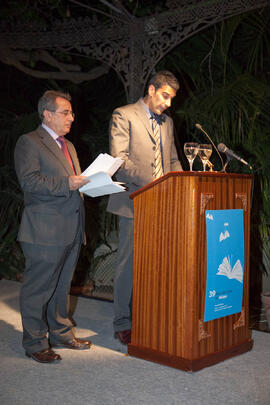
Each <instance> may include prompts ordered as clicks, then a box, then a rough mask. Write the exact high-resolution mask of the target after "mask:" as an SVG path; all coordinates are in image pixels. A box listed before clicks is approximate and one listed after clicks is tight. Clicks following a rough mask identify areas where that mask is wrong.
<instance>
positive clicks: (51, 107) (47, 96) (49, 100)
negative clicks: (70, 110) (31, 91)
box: [38, 90, 71, 121]
mask: <svg viewBox="0 0 270 405" xmlns="http://www.w3.org/2000/svg"><path fill="white" fill-rule="evenodd" d="M57 97H61V98H64V99H66V100H67V101H71V96H70V94H68V93H62V92H61V91H55V90H47V91H45V93H44V94H43V95H42V96H41V97H40V99H39V100H38V114H39V117H40V119H41V121H43V119H44V116H43V113H44V111H45V110H48V111H55V109H56V108H57V106H56V99H57Z"/></svg>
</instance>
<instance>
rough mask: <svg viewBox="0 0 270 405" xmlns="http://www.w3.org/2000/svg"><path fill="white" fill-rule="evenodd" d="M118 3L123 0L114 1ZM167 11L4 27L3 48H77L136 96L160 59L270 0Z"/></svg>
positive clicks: (207, 1) (206, 0)
mask: <svg viewBox="0 0 270 405" xmlns="http://www.w3.org/2000/svg"><path fill="white" fill-rule="evenodd" d="M114 3H115V4H119V1H114ZM166 5H167V7H168V10H167V11H166V12H163V13H160V14H155V15H153V16H151V17H143V18H137V17H134V16H132V15H130V14H128V13H123V15H122V17H121V23H120V22H119V18H118V17H117V15H112V19H111V20H110V22H106V23H102V22H100V21H98V20H97V18H96V17H93V18H89V17H85V18H81V19H77V20H75V19H67V20H65V21H61V22H59V21H55V22H54V23H53V24H52V27H51V29H50V30H49V29H48V28H46V29H44V30H42V29H41V28H40V26H38V25H34V24H33V25H27V26H25V25H23V24H22V25H20V26H18V25H17V26H15V27H12V28H10V27H4V26H1V27H0V49H1V48H2V49H3V48H6V49H29V50H34V49H55V48H62V49H65V48H69V49H70V48H73V49H76V50H77V51H79V52H81V53H82V54H85V55H87V56H89V57H91V58H94V59H96V60H99V61H101V62H103V63H105V64H106V65H108V66H110V67H111V68H113V69H114V70H115V71H116V72H117V74H118V75H119V77H120V79H121V81H122V83H123V85H124V88H125V92H126V96H127V100H128V102H133V101H135V100H136V99H138V98H139V97H140V96H141V95H142V93H143V91H144V88H145V85H146V82H147V80H148V78H149V75H150V74H151V72H152V71H153V69H154V67H155V66H156V64H157V63H158V62H159V61H160V60H161V59H162V58H163V57H164V56H165V55H166V54H167V53H168V52H170V51H171V50H172V49H173V48H174V47H175V46H177V45H179V44H180V43H181V42H183V41H184V40H185V39H187V38H189V37H191V36H192V35H195V34H196V33H198V32H199V31H201V30H203V29H205V28H207V27H209V26H211V25H214V24H216V23H218V22H220V21H222V20H224V19H227V18H229V17H232V16H235V15H239V14H243V13H246V12H248V11H251V10H255V9H259V8H260V9H262V8H264V7H267V6H270V0H198V1H197V0H168V1H167V3H166Z"/></svg>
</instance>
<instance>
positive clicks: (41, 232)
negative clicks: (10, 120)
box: [14, 126, 84, 246]
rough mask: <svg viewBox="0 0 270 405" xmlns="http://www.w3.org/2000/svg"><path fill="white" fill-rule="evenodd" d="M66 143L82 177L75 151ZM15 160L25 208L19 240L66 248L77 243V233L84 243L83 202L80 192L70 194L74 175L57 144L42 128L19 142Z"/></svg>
mask: <svg viewBox="0 0 270 405" xmlns="http://www.w3.org/2000/svg"><path fill="white" fill-rule="evenodd" d="M66 143H67V147H68V150H69V153H70V156H71V159H72V161H73V164H74V168H75V172H76V174H78V175H79V174H80V173H81V169H80V164H79V161H78V158H77V154H76V151H75V148H74V146H73V144H72V143H71V142H69V141H68V140H66ZM14 157H15V170H16V173H17V176H18V179H19V183H20V185H21V187H22V189H23V192H24V204H25V207H24V210H23V215H22V220H21V224H20V229H19V234H18V240H19V241H22V242H28V243H35V244H39V245H51V246H65V245H68V244H70V243H72V242H73V240H74V238H75V237H76V235H77V231H79V232H80V233H81V235H82V240H83V235H84V206H83V199H82V197H81V195H80V193H79V191H71V190H69V183H68V177H69V176H72V175H74V173H73V171H72V169H71V167H70V165H69V163H68V162H67V160H66V158H65V156H64V154H63V152H62V151H61V149H60V148H59V147H58V145H57V143H56V142H55V140H54V139H53V138H52V137H51V136H50V135H49V134H48V132H47V131H46V130H45V129H44V128H43V127H42V126H40V127H38V128H37V129H36V130H35V131H33V132H30V133H28V134H25V135H22V136H21V137H20V138H19V140H18V142H17V144H16V147H15V154H14Z"/></svg>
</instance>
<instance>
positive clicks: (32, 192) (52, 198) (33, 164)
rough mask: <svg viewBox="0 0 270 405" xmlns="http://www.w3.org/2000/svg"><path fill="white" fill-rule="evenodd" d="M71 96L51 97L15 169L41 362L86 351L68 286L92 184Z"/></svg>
mask: <svg viewBox="0 0 270 405" xmlns="http://www.w3.org/2000/svg"><path fill="white" fill-rule="evenodd" d="M70 100H71V98H70V96H69V95H68V94H65V93H61V92H56V91H52V90H49V91H46V92H45V93H44V94H43V96H42V97H41V98H40V100H39V102H38V112H39V115H40V118H41V120H42V124H41V125H40V126H39V127H38V128H37V129H36V130H35V131H33V132H30V133H28V134H25V135H22V136H21V137H20V138H19V140H18V142H17V144H16V147H15V155H14V157H15V169H16V173H17V176H18V179H19V183H20V185H21V187H22V190H23V192H24V210H23V215H22V220H21V224H20V229H19V234H18V240H19V241H20V244H21V247H22V250H23V253H24V256H25V266H26V268H25V273H24V281H23V284H22V288H21V293H20V308H21V316H22V324H23V347H24V349H25V354H26V355H27V356H28V357H32V358H33V359H34V360H36V361H38V362H41V363H52V362H57V361H59V360H61V357H60V355H59V354H57V353H55V351H54V350H53V349H52V347H55V346H60V347H66V348H71V349H88V348H90V345H91V342H90V341H87V340H82V339H79V338H76V337H75V336H74V333H73V329H72V327H73V325H72V322H71V321H70V320H69V318H68V312H69V308H68V304H69V302H68V297H69V295H68V294H69V289H70V283H71V280H72V276H73V272H74V269H75V266H76V263H77V260H78V256H79V252H80V248H81V244H82V242H83V241H84V206H83V200H82V197H81V195H80V193H79V191H78V189H79V188H80V187H81V186H82V185H84V184H86V183H87V179H85V178H84V177H83V176H80V174H81V169H80V165H79V161H78V158H77V154H76V151H75V148H74V146H73V144H72V143H71V142H69V141H68V140H65V138H64V137H65V135H66V134H67V133H68V132H69V131H70V128H71V125H72V122H73V121H74V114H73V111H72V107H71V103H70Z"/></svg>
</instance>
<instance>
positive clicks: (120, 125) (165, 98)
mask: <svg viewBox="0 0 270 405" xmlns="http://www.w3.org/2000/svg"><path fill="white" fill-rule="evenodd" d="M178 88H179V83H178V81H177V79H176V78H175V77H174V75H173V74H172V73H171V72H168V71H161V72H158V73H156V74H155V75H154V76H153V77H152V78H151V79H150V81H149V84H148V89H147V94H146V96H145V97H144V98H141V99H139V100H138V101H137V102H136V103H135V104H130V105H126V106H124V107H121V108H118V109H116V110H115V111H114V112H113V114H112V119H111V123H110V153H111V155H112V156H114V157H116V156H119V157H121V158H122V159H123V160H124V163H123V165H122V166H121V167H120V169H119V171H118V172H117V175H116V177H117V180H118V181H121V182H124V183H126V186H127V189H128V191H127V192H124V193H119V194H112V195H111V196H110V199H109V203H108V207H107V210H108V211H109V212H112V213H114V214H116V215H119V245H118V258H117V267H116V271H115V277H114V322H113V325H114V331H115V337H116V338H118V339H119V340H120V341H121V342H122V343H123V344H128V343H130V341H131V298H132V267H133V255H132V249H133V204H132V201H131V200H130V199H129V195H130V194H131V193H133V192H134V191H136V190H137V189H139V188H140V187H143V186H145V185H146V184H147V183H150V182H152V181H153V180H154V179H155V178H157V177H159V176H161V175H163V174H166V173H168V172H170V171H179V170H182V167H181V164H180V162H179V160H178V157H177V152H176V148H175V144H174V136H173V122H172V119H171V118H170V117H168V116H167V115H166V114H163V112H164V111H165V110H166V109H167V108H168V107H170V105H171V101H172V99H173V98H174V97H175V95H176V92H177V90H178ZM154 122H155V123H156V125H154V124H153V123H154ZM155 128H156V129H155ZM155 131H156V132H157V133H158V138H156V136H154V135H156V134H154V133H155ZM157 152H158V153H157ZM157 154H158V155H159V160H160V165H161V171H160V172H159V174H158V175H157V166H158V164H157Z"/></svg>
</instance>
